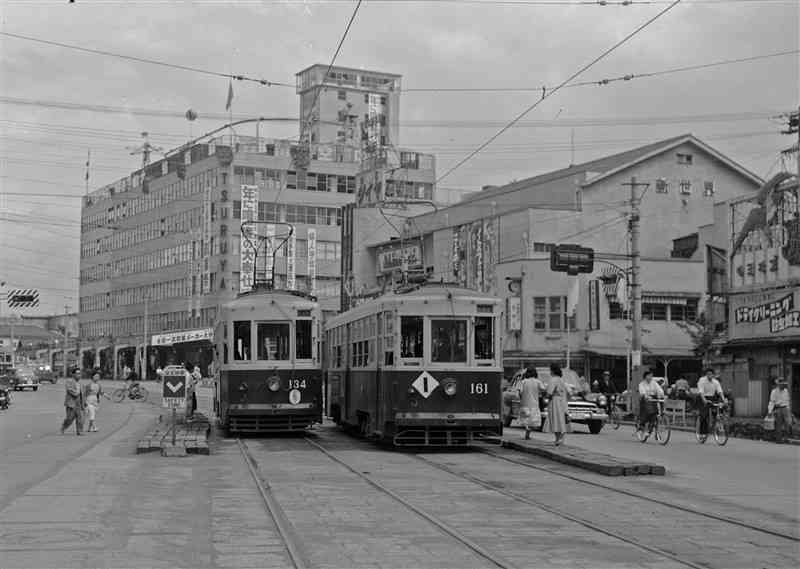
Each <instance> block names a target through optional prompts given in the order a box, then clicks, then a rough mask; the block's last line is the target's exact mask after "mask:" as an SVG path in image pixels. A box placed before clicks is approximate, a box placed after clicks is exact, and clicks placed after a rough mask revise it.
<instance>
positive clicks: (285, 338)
mask: <svg viewBox="0 0 800 569" xmlns="http://www.w3.org/2000/svg"><path fill="white" fill-rule="evenodd" d="M256 332H257V334H256V335H257V342H258V359H259V360H288V359H289V323H288V322H259V323H258V327H257V328H256ZM309 341H310V340H309Z"/></svg>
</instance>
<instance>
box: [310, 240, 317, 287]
mask: <svg viewBox="0 0 800 569" xmlns="http://www.w3.org/2000/svg"><path fill="white" fill-rule="evenodd" d="M316 290H317V230H316V229H314V228H313V227H309V228H308V292H310V293H311V294H315V293H316Z"/></svg>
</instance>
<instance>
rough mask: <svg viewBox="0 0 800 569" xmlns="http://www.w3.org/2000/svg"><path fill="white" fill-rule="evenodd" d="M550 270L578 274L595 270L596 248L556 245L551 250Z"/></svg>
mask: <svg viewBox="0 0 800 569" xmlns="http://www.w3.org/2000/svg"><path fill="white" fill-rule="evenodd" d="M550 270H551V271H555V272H557V273H567V274H568V275H577V274H578V273H591V272H592V271H594V249H591V248H589V247H581V246H580V245H556V246H555V247H553V248H552V249H551V250H550Z"/></svg>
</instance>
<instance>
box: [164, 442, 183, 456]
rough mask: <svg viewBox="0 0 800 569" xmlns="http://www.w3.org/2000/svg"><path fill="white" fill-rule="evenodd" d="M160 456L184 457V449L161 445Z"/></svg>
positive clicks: (179, 446) (178, 446)
mask: <svg viewBox="0 0 800 569" xmlns="http://www.w3.org/2000/svg"><path fill="white" fill-rule="evenodd" d="M161 456H186V447H185V446H183V445H179V444H176V445H174V446H173V445H171V444H163V445H161Z"/></svg>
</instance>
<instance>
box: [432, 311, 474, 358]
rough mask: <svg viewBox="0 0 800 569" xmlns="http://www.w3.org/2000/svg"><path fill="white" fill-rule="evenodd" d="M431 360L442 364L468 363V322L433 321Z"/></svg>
mask: <svg viewBox="0 0 800 569" xmlns="http://www.w3.org/2000/svg"><path fill="white" fill-rule="evenodd" d="M431 340H432V343H431V360H432V361H434V362H441V363H452V362H462V363H466V361H467V322H466V321H465V320H431Z"/></svg>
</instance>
